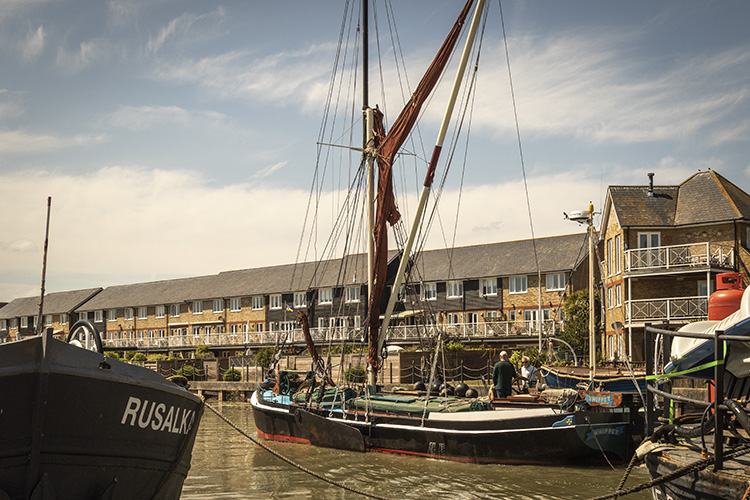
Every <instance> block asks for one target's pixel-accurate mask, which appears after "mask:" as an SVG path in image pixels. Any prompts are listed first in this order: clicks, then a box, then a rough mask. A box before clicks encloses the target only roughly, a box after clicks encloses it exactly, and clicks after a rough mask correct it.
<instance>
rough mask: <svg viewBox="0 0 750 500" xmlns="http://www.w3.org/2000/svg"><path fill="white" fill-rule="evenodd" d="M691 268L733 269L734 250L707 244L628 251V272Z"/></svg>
mask: <svg viewBox="0 0 750 500" xmlns="http://www.w3.org/2000/svg"><path fill="white" fill-rule="evenodd" d="M691 267H693V268H695V267H701V268H712V267H714V268H715V267H718V268H722V269H733V268H734V248H732V247H730V246H726V245H719V244H718V243H710V242H705V243H690V244H688V245H672V246H666V247H653V248H636V249H633V250H627V251H625V271H644V270H655V269H674V268H691Z"/></svg>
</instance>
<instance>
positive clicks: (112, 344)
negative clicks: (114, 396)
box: [105, 320, 562, 350]
mask: <svg viewBox="0 0 750 500" xmlns="http://www.w3.org/2000/svg"><path fill="white" fill-rule="evenodd" d="M561 327H562V322H560V321H554V320H544V321H542V331H543V333H544V334H551V333H554V332H555V331H556V330H559V329H560V328H561ZM440 331H442V332H444V333H447V334H448V335H451V336H453V337H458V338H461V339H465V340H472V339H486V338H493V337H511V336H535V335H539V322H538V321H495V322H487V323H458V324H450V325H419V326H415V325H406V326H391V327H390V328H389V329H388V339H389V340H390V341H392V342H398V341H410V340H417V339H419V338H424V337H429V336H437V334H438V333H439V332H440ZM284 333H286V334H287V339H286V341H287V343H297V344H304V341H305V339H304V335H303V334H302V330H300V329H294V330H287V331H281V330H276V331H268V332H240V333H212V334H199V335H193V334H185V335H170V336H167V337H143V338H119V339H112V338H110V339H106V340H105V342H106V345H107V349H109V350H117V348H118V347H137V348H139V349H173V348H180V347H197V346H199V345H214V346H247V345H258V346H260V345H269V344H274V343H275V342H276V339H277V338H278V337H279V336H280V335H282V334H284ZM310 333H311V335H312V338H313V340H314V341H315V342H316V343H318V344H319V345H323V344H324V343H326V344H327V343H328V342H332V343H336V342H341V341H344V340H345V341H348V342H361V341H362V335H363V330H362V329H361V328H346V327H337V328H313V329H311V330H310Z"/></svg>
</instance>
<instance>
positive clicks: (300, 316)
mask: <svg viewBox="0 0 750 500" xmlns="http://www.w3.org/2000/svg"><path fill="white" fill-rule="evenodd" d="M297 320H299V322H300V323H301V324H302V335H304V337H305V344H307V350H308V351H309V352H310V358H312V369H313V372H314V373H315V374H316V375H317V376H318V377H320V378H321V379H322V380H323V382H324V383H326V384H328V385H331V386H333V385H336V384H334V383H333V380H331V377H330V376H329V375H328V372H327V371H326V367H325V364H324V363H323V360H322V359H320V356H318V351H316V350H315V342H313V338H312V335H311V334H310V322H309V321H308V320H307V313H305V312H304V311H298V312H297Z"/></svg>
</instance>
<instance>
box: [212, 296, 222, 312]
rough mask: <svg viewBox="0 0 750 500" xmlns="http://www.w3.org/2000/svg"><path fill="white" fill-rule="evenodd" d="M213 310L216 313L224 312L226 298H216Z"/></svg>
mask: <svg viewBox="0 0 750 500" xmlns="http://www.w3.org/2000/svg"><path fill="white" fill-rule="evenodd" d="M213 312H215V313H222V312H224V299H214V303H213Z"/></svg>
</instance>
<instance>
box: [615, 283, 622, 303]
mask: <svg viewBox="0 0 750 500" xmlns="http://www.w3.org/2000/svg"><path fill="white" fill-rule="evenodd" d="M615 305H616V306H621V305H622V285H615Z"/></svg>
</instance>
